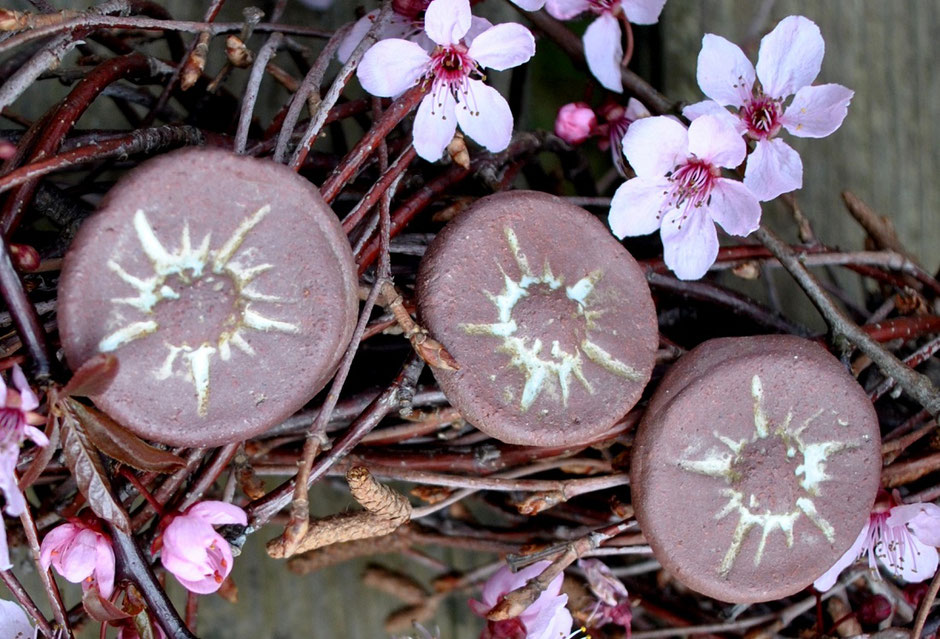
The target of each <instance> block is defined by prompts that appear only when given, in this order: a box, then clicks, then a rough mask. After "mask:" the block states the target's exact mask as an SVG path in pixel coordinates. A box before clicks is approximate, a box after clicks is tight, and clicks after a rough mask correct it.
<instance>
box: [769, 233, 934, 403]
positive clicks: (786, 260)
mask: <svg viewBox="0 0 940 639" xmlns="http://www.w3.org/2000/svg"><path fill="white" fill-rule="evenodd" d="M755 235H756V236H757V239H759V240H760V242H761V243H762V244H763V245H764V246H766V247H767V248H768V249H769V250H770V252H771V253H773V254H774V256H776V258H777V259H778V260H780V263H781V264H783V266H784V268H786V269H787V271H789V272H790V274H791V275H792V276H793V279H795V280H796V282H797V284H799V285H800V287H801V288H802V289H803V290H804V291H805V292H806V295H807V296H808V297H809V298H810V300H811V301H812V302H813V304H814V305H815V306H816V308H817V309H819V312H820V313H821V314H822V316H823V317H824V318H825V320H826V323H827V324H828V325H829V328H830V330H831V332H832V336H833V338H835V339H836V340H847V341H849V342H851V343H852V344H855V345H856V346H857V347H858V348H859V349H860V350H861V351H862V352H863V353H865V354H866V355H868V357H870V358H871V359H872V361H873V362H875V364H876V365H877V366H878V367H879V368H881V370H882V371H883V372H884V373H885V374H886V375H888V376H890V377H893V378H894V379H895V380H896V381H897V383H898V385H899V386H900V387H901V388H903V389H904V391H905V392H906V393H907V394H908V395H910V396H911V397H912V398H913V399H915V400H917V401H918V402H920V404H921V406H923V407H924V408H926V409H927V410H928V411H929V412H930V414H931V415H933V416H934V417H937V416H938V415H940V390H938V389H937V387H936V386H934V384H933V382H931V381H930V379H929V378H927V377H926V376H924V375H921V374H920V373H918V372H916V371H913V370H911V369H910V368H908V367H907V366H905V365H904V363H903V362H901V361H900V360H899V359H898V358H897V357H895V356H894V355H893V354H892V353H890V352H888V351H887V350H885V349H884V347H882V346H881V344H879V343H878V342H876V341H875V340H873V339H872V338H871V337H869V336H868V334H867V333H865V331H863V330H862V329H860V328H859V327H858V326H857V325H856V324H855V323H854V322H852V320H851V319H849V318H848V317H847V316H846V314H845V313H844V312H843V311H842V310H841V309H840V308H839V307H837V306H836V305H835V303H834V302H833V301H832V299H831V298H830V297H829V296H828V295H827V294H826V293H825V291H823V289H822V287H821V286H820V285H819V282H818V281H817V280H816V278H815V277H814V276H813V274H812V273H810V272H809V270H808V269H807V268H806V265H805V264H803V262H802V261H801V260H800V258H799V257H798V256H797V255H796V254H795V253H794V252H793V251H792V250H790V248H789V247H788V246H787V245H786V244H785V243H784V242H783V241H782V240H781V239H780V238H779V237H777V236H776V235H775V234H774V233H773V232H772V231H770V230H768V229H767V228H766V227H763V226H762V227H761V228H759V229H758V230H757V231H756V232H755Z"/></svg>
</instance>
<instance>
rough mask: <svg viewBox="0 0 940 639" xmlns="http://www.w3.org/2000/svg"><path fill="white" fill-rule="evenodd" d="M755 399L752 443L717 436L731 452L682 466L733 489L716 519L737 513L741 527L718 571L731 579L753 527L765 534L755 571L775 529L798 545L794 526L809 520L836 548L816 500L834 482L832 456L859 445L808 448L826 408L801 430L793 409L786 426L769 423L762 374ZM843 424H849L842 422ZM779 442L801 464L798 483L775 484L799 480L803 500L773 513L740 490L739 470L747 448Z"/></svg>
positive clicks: (757, 380)
mask: <svg viewBox="0 0 940 639" xmlns="http://www.w3.org/2000/svg"><path fill="white" fill-rule="evenodd" d="M751 396H752V397H753V399H754V433H753V434H752V435H751V437H750V438H744V439H741V440H739V441H735V440H733V439H730V438H728V437H726V436H724V435H722V434H720V433H718V432H717V431H715V432H714V436H715V437H716V438H717V439H718V440H719V441H720V442H721V443H722V444H724V446H726V447H727V450H723V449H719V450H716V449H712V451H710V452H709V454H708V455H707V456H706V457H704V458H703V459H700V460H685V459H683V460H680V461H679V467H680V468H682V469H683V470H687V471H689V472H693V473H698V474H700V475H707V476H709V477H716V478H719V479H722V480H723V481H724V482H725V483H726V484H727V487H726V488H724V489H722V491H721V494H722V495H723V496H725V497H727V498H728V501H727V503H726V504H725V505H724V507H723V508H722V509H721V510H720V511H718V513H716V514H715V519H716V520H720V519H723V518H725V517H727V516H728V515H731V514H733V513H737V515H738V523H737V526H736V527H735V530H734V533H733V535H732V538H731V544H730V545H729V547H728V551H727V552H726V553H725V556H724V558H723V559H722V562H721V564H720V566H719V568H718V573H719V575H721V576H722V577H725V576H727V575H728V573H729V572H730V571H731V568H732V567H733V566H734V562H735V560H736V559H737V557H738V555H739V554H740V552H741V547H742V546H743V545H744V541H745V539H746V538H747V535H748V533H749V532H750V531H751V529H752V528H760V529H761V538H760V542H759V543H758V546H757V550H756V551H755V554H754V565H755V566H757V565H759V564H760V561H761V557H762V555H763V553H764V548H765V546H766V544H767V537H768V536H769V535H770V533H772V532H773V531H774V530H776V529H778V528H779V529H780V531H781V532H782V533H783V535H784V541H785V543H786V545H787V547H788V548H790V547H792V546H793V542H794V539H793V527H794V524H795V523H796V521H797V520H798V519H799V518H800V517H802V516H805V517H807V518H808V519H809V520H810V521H811V522H812V523H813V525H815V526H816V528H817V529H819V531H820V532H821V533H822V535H823V536H824V537H825V538H826V540H827V541H829V542H830V543H832V542H833V541H834V538H835V531H834V530H833V528H832V525H831V524H830V523H829V522H828V521H826V519H825V518H823V516H822V515H820V514H819V512H818V511H817V510H816V505H815V502H814V498H816V497H818V496H819V495H820V494H821V487H822V484H823V483H825V482H826V481H827V480H829V479H831V477H830V476H829V475H828V474H827V473H826V463H827V462H828V460H829V458H830V456H831V455H833V454H835V453H838V452H840V451H842V450H846V449H849V448H854V447H855V445H854V444H850V443H847V442H840V441H824V442H818V443H814V444H807V443H806V442H804V441H803V433H804V432H805V431H806V429H807V428H808V427H809V425H810V424H811V423H812V422H813V421H815V420H816V419H818V418H819V416H820V415H822V414H823V412H824V409H820V410H819V411H817V412H816V413H814V414H813V415H811V416H810V417H809V418H808V419H806V420H805V421H804V422H803V423H802V424H801V425H800V426H799V427H798V428H795V429H792V430H791V422H792V421H793V410H792V408H791V409H790V410H789V411H788V412H787V415H786V416H785V417H784V419H783V421H782V422H781V423H780V424H779V425H775V424H774V423H773V422H771V421H770V420H769V418H768V417H767V414H766V413H765V411H764V389H763V384H762V383H761V380H760V377H758V376H757V375H754V377H753V378H752V379H751ZM839 423H840V424H842V425H846V424H845V422H842V421H841V420H840V421H839ZM773 438H777V439H778V440H779V441H780V442H782V444H783V445H784V449H785V451H786V456H787V458H792V459H795V461H797V462H799V463H798V464H797V465H796V467H795V468H794V471H793V472H794V476H795V477H794V478H787V477H780V478H775V479H774V481H779V482H781V483H782V482H787V481H788V480H789V481H795V482H796V485H797V486H798V490H797V491H796V494H798V495H799V496H797V497H796V498H795V499H794V502H793V503H792V504H789V505H788V507H787V508H785V509H780V508H777V509H773V508H769V507H767V505H766V504H761V503H760V499H759V497H758V496H757V495H755V494H753V493H749V492H748V491H746V490H742V489H741V488H740V485H739V482H740V480H741V479H742V477H741V473H740V471H739V467H740V463H741V462H742V452H743V451H744V448H745V447H746V446H748V445H750V444H754V443H756V442H760V441H761V440H768V441H770V440H772V439H773ZM797 455H800V458H799V459H796V456H797Z"/></svg>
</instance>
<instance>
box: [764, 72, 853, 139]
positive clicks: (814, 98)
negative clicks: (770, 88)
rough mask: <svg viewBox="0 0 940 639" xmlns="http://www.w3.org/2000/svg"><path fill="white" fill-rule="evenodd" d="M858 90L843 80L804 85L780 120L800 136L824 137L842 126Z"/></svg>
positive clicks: (789, 129)
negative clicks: (809, 85) (848, 87)
mask: <svg viewBox="0 0 940 639" xmlns="http://www.w3.org/2000/svg"><path fill="white" fill-rule="evenodd" d="M854 95H855V91H852V90H851V89H847V88H846V87H844V86H842V85H841V84H821V85H819V86H812V87H803V88H802V89H800V90H799V91H797V92H796V95H795V96H794V97H793V101H792V102H791V103H790V106H788V107H787V110H786V111H784V113H783V117H782V118H781V123H782V124H783V126H784V128H786V130H787V131H789V132H790V133H791V134H793V135H795V136H797V137H800V138H824V137H826V136H827V135H829V134H830V133H832V132H834V131H835V130H836V129H838V128H839V127H840V126H842V121H843V120H845V116H846V115H847V114H848V112H849V103H850V102H851V101H852V96H854Z"/></svg>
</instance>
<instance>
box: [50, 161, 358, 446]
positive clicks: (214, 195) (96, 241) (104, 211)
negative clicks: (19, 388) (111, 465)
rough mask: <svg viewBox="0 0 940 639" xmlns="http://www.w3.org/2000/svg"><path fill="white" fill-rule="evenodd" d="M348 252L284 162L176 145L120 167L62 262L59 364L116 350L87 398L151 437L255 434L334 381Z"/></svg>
mask: <svg viewBox="0 0 940 639" xmlns="http://www.w3.org/2000/svg"><path fill="white" fill-rule="evenodd" d="M356 287H357V280H356V270H355V265H354V262H353V257H352V252H351V251H350V248H349V244H348V242H347V240H346V236H345V235H344V234H343V231H342V228H341V227H340V225H339V222H338V221H337V219H336V216H335V215H334V214H333V212H332V211H331V210H330V208H329V207H328V206H327V205H326V203H325V202H324V201H323V199H322V198H321V197H320V194H319V192H318V191H317V190H316V188H314V187H313V186H312V185H311V184H310V183H309V182H307V181H306V180H305V179H303V178H302V177H300V176H298V175H297V174H295V173H294V172H293V171H291V170H290V169H288V168H286V167H284V166H282V165H280V164H276V163H274V162H269V161H266V160H259V159H255V158H250V157H244V156H239V155H235V154H233V153H230V152H228V151H224V150H220V149H185V150H181V151H176V152H173V153H168V154H166V155H163V156H160V157H158V158H156V159H153V160H149V161H148V162H145V163H144V164H142V165H141V166H139V167H138V168H136V169H134V170H133V171H131V172H130V173H128V174H127V175H126V176H125V177H124V178H123V179H122V180H121V181H120V182H118V184H117V185H116V186H115V187H114V188H113V189H111V191H110V192H109V193H108V194H107V196H106V197H105V198H104V200H103V202H102V203H101V206H100V208H99V211H98V212H97V213H96V214H95V215H94V216H93V217H92V218H90V219H89V220H88V221H87V222H85V224H84V225H83V226H82V228H81V229H80V231H79V233H78V235H77V236H76V238H75V240H74V242H73V244H72V247H71V249H70V250H69V252H68V254H67V255H66V258H65V264H64V266H63V272H62V279H61V283H60V288H59V330H60V333H61V337H62V345H63V347H64V349H65V355H66V358H67V359H68V362H69V364H70V365H71V366H72V368H77V367H78V366H80V365H81V364H82V363H83V362H85V361H86V360H88V359H89V358H90V357H92V356H93V355H95V354H97V353H101V352H104V353H113V354H114V355H115V356H116V357H117V359H118V362H119V371H118V374H117V377H116V379H115V380H114V382H113V383H112V384H111V386H110V387H109V388H108V389H107V390H106V391H105V392H104V393H103V394H101V395H99V396H97V397H94V398H93V399H94V401H95V403H96V404H97V405H98V406H100V407H101V408H103V409H104V410H105V411H106V412H108V413H109V414H110V415H111V416H112V417H114V418H115V419H116V420H118V421H119V422H120V423H121V424H123V425H124V426H126V427H127V428H129V429H130V430H132V431H134V432H135V433H137V434H138V435H141V436H143V437H146V438H148V439H152V440H156V441H160V442H164V443H167V444H173V445H181V446H212V445H218V444H222V443H228V442H237V441H241V440H244V439H247V438H248V437H251V436H254V435H257V434H259V433H261V432H263V431H265V430H266V429H268V428H270V427H271V426H273V425H275V424H277V423H279V422H280V421H282V420H283V419H284V418H286V417H288V416H289V415H291V414H292V413H294V412H295V411H296V410H297V409H299V408H300V407H301V406H303V405H304V404H305V403H306V402H307V401H309V400H310V399H311V398H312V397H313V396H314V395H315V394H316V392H317V391H319V390H320V389H321V388H322V387H323V386H324V384H325V383H326V382H327V380H329V378H330V377H331V376H332V374H333V371H334V369H335V367H336V365H337V363H338V361H339V359H340V357H341V356H342V354H343V351H344V350H345V348H346V346H347V344H348V343H349V340H350V338H351V336H352V331H353V328H354V325H355V321H356V313H357V309H358V301H357V294H356Z"/></svg>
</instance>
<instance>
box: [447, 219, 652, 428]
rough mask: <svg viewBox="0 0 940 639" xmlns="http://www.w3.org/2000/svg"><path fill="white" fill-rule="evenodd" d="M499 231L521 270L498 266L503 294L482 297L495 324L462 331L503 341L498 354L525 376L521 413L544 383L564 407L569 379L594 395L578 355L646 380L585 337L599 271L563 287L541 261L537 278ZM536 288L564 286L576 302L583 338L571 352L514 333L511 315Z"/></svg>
mask: <svg viewBox="0 0 940 639" xmlns="http://www.w3.org/2000/svg"><path fill="white" fill-rule="evenodd" d="M503 232H504V234H505V236H506V242H507V243H508V244H509V249H510V251H511V252H512V255H513V258H514V259H515V261H516V266H517V267H518V268H519V277H518V279H513V278H511V277H510V276H509V275H508V274H507V273H506V271H505V270H504V269H503V268H502V267H501V266H500V272H502V274H503V290H502V291H500V292H499V293H498V294H493V293H490V292H486V295H487V297H488V298H489V300H490V301H491V302H492V303H493V306H495V307H496V314H497V320H496V321H495V322H492V323H490V324H470V323H465V324H461V325H460V327H461V328H462V329H463V330H464V331H466V332H467V333H469V334H471V335H488V336H492V337H498V338H500V339H501V340H502V343H501V344H500V346H499V350H500V351H501V352H504V353H506V354H507V355H509V358H510V359H509V365H510V366H513V367H515V368H518V369H519V370H521V371H522V373H523V375H524V376H525V383H524V385H523V388H522V393H521V397H520V401H519V407H520V408H521V409H522V410H523V411H526V410H528V409H529V407H531V406H532V403H533V402H535V400H536V399H537V398H538V396H539V394H540V393H541V392H542V390H543V388H545V386H546V384H552V385H556V384H557V388H558V389H559V390H560V393H561V401H562V404H564V405H565V406H567V404H568V396H569V394H570V388H571V380H572V378H574V379H575V380H577V381H578V382H579V383H580V384H581V386H583V387H584V389H585V390H586V391H587V392H588V393H591V394H593V393H594V389H593V387H592V386H591V383H590V382H589V381H588V380H587V378H586V377H585V376H584V371H583V370H582V364H583V359H582V354H583V355H584V356H585V357H587V358H588V359H589V360H591V361H592V362H594V363H595V364H597V365H599V366H601V367H603V368H604V369H605V370H607V371H609V372H611V373H613V374H615V375H618V376H620V377H624V378H626V379H628V380H630V381H642V380H643V379H644V377H643V375H642V374H641V373H640V372H639V371H637V370H636V369H634V368H633V367H631V366H629V365H627V364H625V363H623V362H621V361H620V360H618V359H616V358H614V357H613V356H612V355H611V354H610V353H608V352H607V351H605V350H604V349H603V348H601V347H600V346H598V345H597V344H596V343H594V342H593V341H591V339H590V335H589V334H590V332H591V331H592V330H596V329H597V322H596V320H597V318H598V317H599V316H600V315H601V313H602V312H603V311H600V310H597V309H595V308H592V294H593V293H594V290H595V287H596V285H597V283H598V282H599V281H600V279H601V277H602V275H603V274H602V272H601V271H599V270H598V271H593V272H591V273H590V274H588V275H587V276H585V277H582V278H581V279H580V280H578V281H577V282H575V283H574V284H572V285H571V286H567V287H566V286H565V282H564V278H563V277H561V276H556V275H555V274H554V273H553V272H552V268H551V265H550V264H549V263H548V260H546V261H545V263H544V265H543V267H542V272H541V273H538V274H537V273H535V271H533V270H532V268H531V267H530V265H529V262H528V260H527V259H526V256H525V254H524V253H523V252H522V250H521V248H520V247H519V240H518V239H517V238H516V234H515V232H513V230H512V229H511V228H509V227H508V226H507V227H504V229H503ZM536 287H544V288H547V289H548V290H550V291H557V290H560V289H562V288H563V287H564V293H565V295H566V297H567V298H568V299H569V300H571V301H572V302H574V303H575V308H576V315H577V317H578V319H579V320H580V321H581V322H583V331H581V332H582V334H583V339H581V341H580V343H579V344H578V345H576V347H575V349H574V350H573V351H572V352H567V351H565V350H564V349H563V347H562V345H561V344H560V343H559V342H558V340H553V341H552V343H551V345H550V346H548V347H547V348H546V345H545V344H543V343H542V340H541V339H540V338H538V337H533V336H527V335H519V334H518V333H519V325H518V324H517V322H516V320H515V319H514V318H513V310H514V309H515V307H516V305H517V304H518V303H519V302H520V301H521V300H523V299H524V298H526V297H528V296H529V295H532V294H535V291H534V290H533V289H534V288H536ZM559 320H561V318H559ZM546 351H547V352H546Z"/></svg>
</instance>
